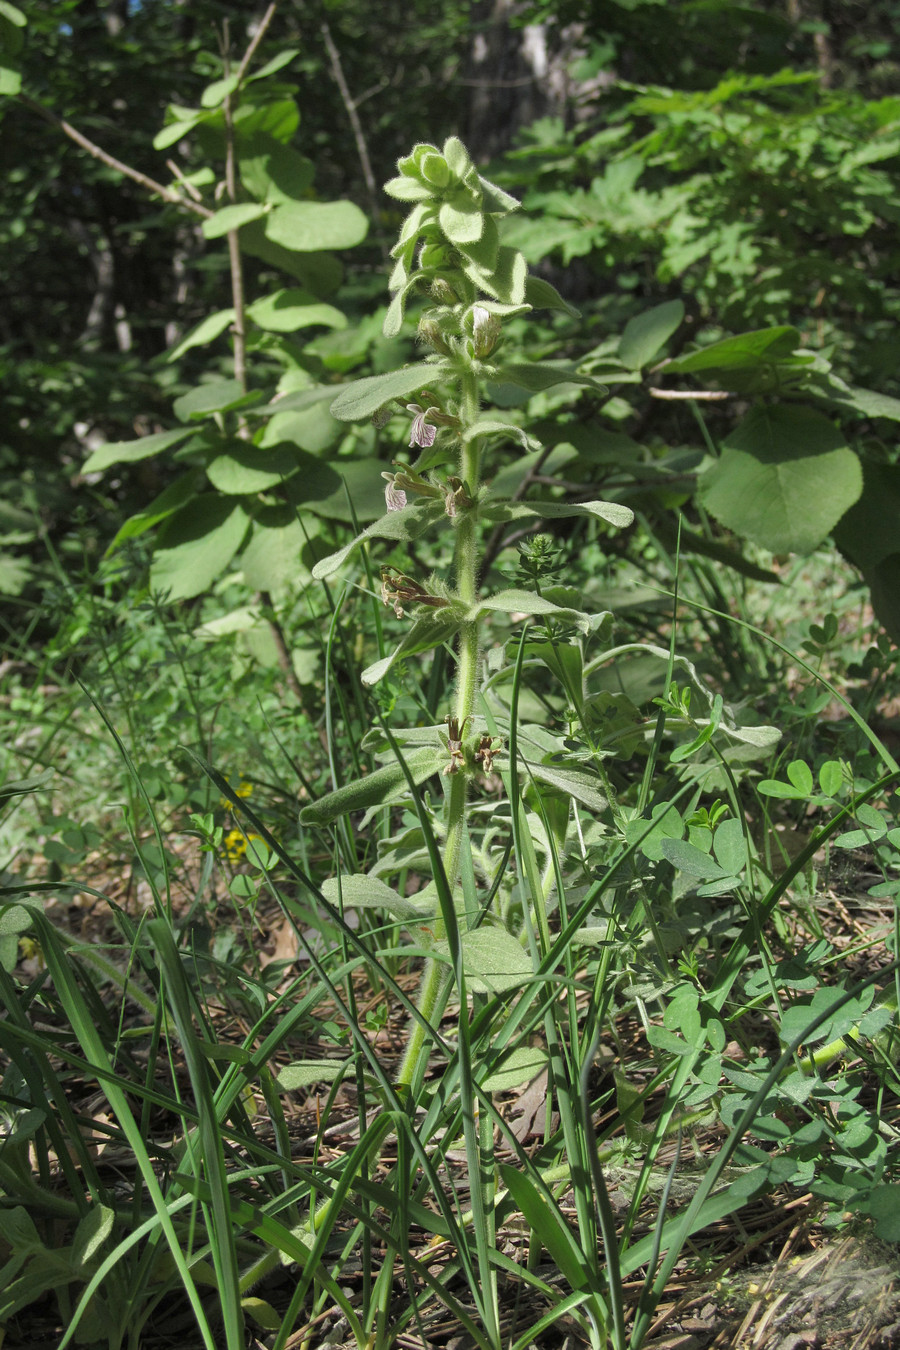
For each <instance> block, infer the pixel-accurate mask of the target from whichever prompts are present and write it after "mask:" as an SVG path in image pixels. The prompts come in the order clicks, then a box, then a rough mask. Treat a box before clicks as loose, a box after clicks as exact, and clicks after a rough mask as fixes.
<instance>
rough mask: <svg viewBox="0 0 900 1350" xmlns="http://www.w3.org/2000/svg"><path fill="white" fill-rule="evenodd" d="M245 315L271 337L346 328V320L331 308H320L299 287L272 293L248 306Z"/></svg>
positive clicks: (321, 306)
mask: <svg viewBox="0 0 900 1350" xmlns="http://www.w3.org/2000/svg"><path fill="white" fill-rule="evenodd" d="M247 315H248V317H249V318H251V319H252V320H253V322H254V323H255V324H258V325H259V327H260V328H265V329H266V331H267V332H270V333H295V332H296V331H297V329H298V328H311V327H312V326H313V325H314V324H317V325H322V326H324V327H326V328H346V327H347V319H346V316H345V315H344V314H342V313H341V311H340V310H339V309H335V307H334V305H323V304H321V303H320V302H318V301H317V300H316V298H315V296H312V295H310V294H309V292H308V291H303V290H300V289H299V288H298V287H289V288H288V289H286V290H280V291H275V292H274V293H273V294H272V295H267V296H264V297H263V299H261V300H256V301H254V303H253V304H252V305H248V306H247Z"/></svg>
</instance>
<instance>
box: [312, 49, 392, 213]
mask: <svg viewBox="0 0 900 1350" xmlns="http://www.w3.org/2000/svg"><path fill="white" fill-rule="evenodd" d="M322 37H323V39H324V41H325V50H326V51H327V52H328V60H329V62H330V64H331V73H332V75H333V77H334V82H335V84H336V85H337V87H338V89H339V90H340V95H341V99H342V100H343V104H344V107H345V108H346V109H347V116H348V118H349V119H350V126H351V128H352V129H353V139H354V140H355V142H356V153H357V154H358V155H359V162H360V164H361V166H362V171H363V178H364V179H365V182H366V191H367V193H368V196H369V212H370V214H371V216H372V219H373V220H377V219H378V212H379V209H380V204H379V196H378V185H377V184H376V182H375V174H374V173H373V171H372V161H371V160H370V159H369V147H368V145H367V144H366V137H365V133H364V131H363V127H362V122H361V121H360V117H359V112H358V111H357V105H356V103H355V102H354V101H353V98H352V97H351V94H350V89H349V86H348V84H347V81H346V79H345V77H344V67H343V66H342V65H341V54H340V52H339V51H338V49H337V47H336V46H335V41H334V38H333V37H332V36H331V29H330V28H329V27H328V24H327V23H324V22H323V23H322Z"/></svg>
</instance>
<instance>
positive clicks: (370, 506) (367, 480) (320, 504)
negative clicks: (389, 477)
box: [286, 459, 384, 525]
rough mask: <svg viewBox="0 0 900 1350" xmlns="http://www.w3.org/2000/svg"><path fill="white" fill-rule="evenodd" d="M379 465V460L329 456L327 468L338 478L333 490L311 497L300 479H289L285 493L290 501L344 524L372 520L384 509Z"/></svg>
mask: <svg viewBox="0 0 900 1350" xmlns="http://www.w3.org/2000/svg"><path fill="white" fill-rule="evenodd" d="M382 467H383V461H379V460H377V459H332V461H331V468H332V469H333V470H334V472H335V473H336V474H337V475H338V478H339V479H340V486H339V487H338V488H337V489H336V490H335V491H334V492H329V493H327V494H326V495H325V496H322V497H319V496H313V495H312V494H311V493H309V492H308V491H307V490H306V489H305V488H304V485H303V480H302V479H297V478H292V479H291V480H290V482H289V483H288V484H287V485H286V495H287V498H288V501H290V502H291V503H293V504H295V505H296V504H297V503H298V502H302V504H303V505H305V506H308V507H309V509H310V511H315V512H316V514H317V515H319V516H324V517H325V518H326V519H327V520H342V521H344V522H345V524H347V525H352V524H353V523H354V521H363V520H371V521H375V520H377V519H378V518H379V517H380V516H381V513H382V512H383V511H384V479H383V478H382V477H381V470H382ZM303 493H305V495H303V496H301V494H303Z"/></svg>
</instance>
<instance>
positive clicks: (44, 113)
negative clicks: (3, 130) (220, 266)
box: [16, 93, 213, 216]
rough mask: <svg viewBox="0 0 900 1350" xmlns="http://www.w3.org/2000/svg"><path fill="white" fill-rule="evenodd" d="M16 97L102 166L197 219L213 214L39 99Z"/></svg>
mask: <svg viewBox="0 0 900 1350" xmlns="http://www.w3.org/2000/svg"><path fill="white" fill-rule="evenodd" d="M16 97H17V98H18V100H19V102H20V103H24V105H25V106H26V108H30V109H31V111H32V112H36V113H37V114H38V116H39V117H43V119H44V121H45V122H49V123H50V125H51V126H54V127H57V128H58V129H59V130H60V131H62V132H64V133H65V135H66V136H68V137H69V139H70V140H72V141H74V142H75V144H76V145H80V146H81V148H82V150H86V151H87V153H88V154H89V155H91V156H92V157H93V158H94V159H99V160H100V162H101V163H102V164H107V165H108V166H109V168H111V169H115V170H116V172H117V173H121V174H123V175H124V176H125V177H126V178H130V179H131V180H132V181H133V182H135V183H140V185H141V187H143V188H146V189H147V191H148V192H152V193H153V194H154V195H155V196H157V197H162V199H163V201H165V202H171V203H172V204H173V205H174V206H183V207H184V208H185V210H186V211H193V212H194V214H195V215H198V216H211V215H212V214H213V212H212V211H210V209H209V207H208V206H202V205H201V204H200V203H199V202H195V201H191V200H190V199H189V198H188V197H182V195H181V193H180V192H175V191H174V190H173V189H172V188H167V187H165V186H164V184H162V183H157V181H156V179H155V178H150V177H148V175H147V174H145V173H141V171H140V170H139V169H133V168H132V167H131V165H130V164H125V163H123V162H122V160H121V159H116V157H115V155H111V154H109V153H108V151H106V150H103V149H101V147H100V146H99V145H96V144H95V143H94V142H93V141H91V140H88V138H87V136H85V135H84V134H83V133H82V132H80V131H79V130H78V129H77V127H73V126H72V124H71V122H67V121H66V120H65V118H64V117H57V115H56V113H54V112H51V111H50V109H49V108H45V107H44V105H43V104H42V103H38V102H37V100H36V99H33V98H30V97H29V95H28V94H22V93H20V94H17V95H16Z"/></svg>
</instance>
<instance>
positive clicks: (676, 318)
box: [619, 300, 684, 370]
mask: <svg viewBox="0 0 900 1350" xmlns="http://www.w3.org/2000/svg"><path fill="white" fill-rule="evenodd" d="M683 319H684V304H683V302H682V301H681V300H667V301H666V303H665V304H664V305H655V306H654V307H653V309H648V310H646V311H645V313H643V314H638V315H637V316H636V318H634V319H630V320H629V322H628V323H627V324H626V325H625V331H624V333H623V334H622V340H621V341H620V343H619V360H620V361H621V362H622V364H623V365H624V366H627V367H628V369H629V370H643V368H644V367H645V366H649V364H650V362H651V361H652V360H653V358H654V357H655V356H656V355H657V353H658V352H659V351H661V349H662V348H663V347H664V346H665V344H666V342H668V340H669V338H670V337H671V336H672V334H673V333H674V332H675V330H676V329H677V328H678V326H679V325H680V324H681V322H682V320H683Z"/></svg>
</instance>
